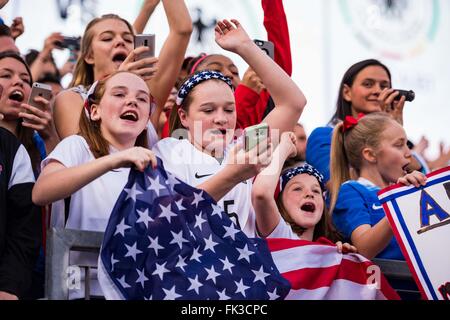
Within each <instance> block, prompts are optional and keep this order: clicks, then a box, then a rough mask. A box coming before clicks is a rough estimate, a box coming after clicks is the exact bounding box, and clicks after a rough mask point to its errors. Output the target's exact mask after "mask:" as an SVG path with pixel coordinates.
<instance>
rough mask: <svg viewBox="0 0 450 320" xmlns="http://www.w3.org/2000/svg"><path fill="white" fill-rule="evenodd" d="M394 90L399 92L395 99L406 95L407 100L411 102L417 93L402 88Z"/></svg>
mask: <svg viewBox="0 0 450 320" xmlns="http://www.w3.org/2000/svg"><path fill="white" fill-rule="evenodd" d="M394 90H395V91H398V92H399V94H398V96H396V97H395V98H394V101H398V100H400V98H401V97H402V96H405V98H406V100H405V101H409V102H411V101H414V99H415V98H416V93H415V92H414V91H412V90H409V91H408V90H400V89H394Z"/></svg>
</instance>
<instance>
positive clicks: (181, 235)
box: [98, 159, 290, 300]
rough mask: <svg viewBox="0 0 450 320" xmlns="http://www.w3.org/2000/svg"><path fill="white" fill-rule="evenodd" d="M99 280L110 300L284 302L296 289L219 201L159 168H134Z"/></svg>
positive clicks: (112, 225)
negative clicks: (238, 226)
mask: <svg viewBox="0 0 450 320" xmlns="http://www.w3.org/2000/svg"><path fill="white" fill-rule="evenodd" d="M98 277H99V281H100V284H101V287H102V289H103V292H104V294H105V297H106V298H107V299H157V300H161V299H167V300H174V299H188V300H206V299H211V300H216V299H239V300H242V299H252V300H261V299H270V298H273V299H276V298H283V297H285V296H286V295H287V293H288V292H289V289H290V285H289V282H288V281H287V280H286V279H284V278H283V277H282V276H281V275H280V274H279V272H278V270H277V268H276V267H275V265H274V263H273V260H272V258H271V255H270V252H269V251H268V248H267V246H266V244H265V242H264V241H263V240H261V239H249V238H248V237H246V236H245V235H244V233H243V232H241V231H240V230H238V229H237V228H236V227H235V225H234V223H233V222H232V221H231V220H230V219H229V218H228V217H227V216H226V215H225V213H224V212H223V211H222V209H221V208H220V207H219V206H218V205H216V203H215V202H214V200H213V199H212V198H211V197H210V196H209V195H208V194H206V193H205V192H203V191H202V190H198V189H195V188H193V187H190V186H189V185H187V184H185V183H183V182H181V181H179V180H177V179H175V178H174V177H173V176H172V175H171V174H169V173H167V172H165V170H164V169H163V166H162V163H161V161H160V159H158V168H157V169H155V170H152V169H150V168H147V169H146V171H145V173H140V172H138V171H135V170H131V172H130V176H129V180H128V183H127V185H126V186H125V189H124V190H123V192H122V193H121V195H120V197H119V199H118V201H117V203H116V205H115V207H114V209H113V212H112V213H111V217H110V220H109V223H108V226H107V229H106V232H105V237H104V240H103V244H102V249H101V252H100V258H99V276H98Z"/></svg>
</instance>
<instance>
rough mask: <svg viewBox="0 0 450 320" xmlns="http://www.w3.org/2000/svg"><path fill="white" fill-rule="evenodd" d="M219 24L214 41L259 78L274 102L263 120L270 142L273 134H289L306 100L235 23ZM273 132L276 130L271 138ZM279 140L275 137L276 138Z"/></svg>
mask: <svg viewBox="0 0 450 320" xmlns="http://www.w3.org/2000/svg"><path fill="white" fill-rule="evenodd" d="M232 22H233V24H234V25H233V24H231V23H230V22H229V21H227V20H224V21H219V22H218V24H217V26H216V42H217V43H218V44H219V45H220V46H221V47H222V48H223V49H225V50H228V51H231V52H234V53H237V54H239V55H240V56H241V57H242V58H243V59H244V60H245V61H246V62H247V63H248V64H249V65H250V66H251V67H252V69H253V70H254V71H255V72H256V73H257V74H258V75H259V77H260V78H261V80H262V82H263V83H264V85H265V86H266V88H267V90H268V91H269V92H270V93H271V96H272V98H273V100H274V102H275V105H276V108H275V109H274V110H273V111H272V112H271V113H270V114H269V115H268V116H267V117H266V118H265V119H264V122H266V123H267V124H268V125H269V126H270V128H271V129H272V137H273V138H274V139H272V142H273V143H274V144H277V142H278V140H279V139H277V135H276V134H277V133H278V134H279V135H281V134H282V133H283V132H285V131H291V130H292V128H294V125H295V124H296V123H297V122H298V120H299V118H300V115H301V113H302V111H303V108H304V106H305V105H306V98H305V96H304V95H303V93H302V91H301V90H300V89H299V88H298V86H297V85H296V84H295V83H294V82H293V81H292V79H291V78H290V77H289V76H288V75H287V74H286V72H284V71H283V69H281V68H280V67H279V66H278V65H277V64H276V63H275V62H274V61H273V60H272V59H270V58H269V57H268V56H267V55H266V54H265V53H264V52H263V51H262V50H260V49H259V48H258V47H257V46H256V44H254V43H253V41H252V40H251V39H250V37H249V36H248V35H247V33H246V32H245V30H244V29H243V28H242V27H241V25H240V24H239V22H238V21H237V20H232ZM274 129H278V130H279V131H278V132H277V133H275V135H274ZM278 137H279V136H278Z"/></svg>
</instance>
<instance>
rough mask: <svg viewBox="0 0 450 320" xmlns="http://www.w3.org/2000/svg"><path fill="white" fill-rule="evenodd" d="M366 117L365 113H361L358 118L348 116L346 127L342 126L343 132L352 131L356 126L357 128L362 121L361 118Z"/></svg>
mask: <svg viewBox="0 0 450 320" xmlns="http://www.w3.org/2000/svg"><path fill="white" fill-rule="evenodd" d="M362 117H364V113H359V114H358V117H357V118H355V117H352V116H346V117H345V120H344V125H343V126H342V132H346V131H348V130H350V129H352V128H353V127H354V126H356V125H357V124H358V122H359V120H361V118H362Z"/></svg>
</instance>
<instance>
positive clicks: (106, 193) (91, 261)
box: [41, 125, 156, 299]
mask: <svg viewBox="0 0 450 320" xmlns="http://www.w3.org/2000/svg"><path fill="white" fill-rule="evenodd" d="M150 126H151V125H150ZM151 127H152V126H151ZM152 128H153V127H152ZM153 132H154V130H153ZM155 134H156V133H155ZM153 141H154V140H153ZM111 152H114V150H111ZM51 160H56V161H58V162H60V163H61V164H63V165H64V166H65V167H67V168H70V167H76V166H79V165H81V164H85V163H87V162H90V161H93V160H95V158H94V155H93V154H92V152H91V151H90V149H89V146H88V144H87V142H86V140H85V139H84V138H83V137H81V136H79V135H73V136H69V137H67V138H65V139H64V140H62V141H61V142H60V143H59V144H58V145H57V146H56V148H55V149H54V150H53V152H52V153H50V155H49V156H48V157H47V158H46V159H45V160H44V161H42V164H41V166H42V168H44V167H45V166H46V165H47V164H48V163H49V161H51ZM129 173H130V168H119V169H115V170H112V171H109V172H107V173H105V174H104V175H102V176H100V177H99V178H97V179H95V180H94V181H92V182H91V183H89V184H87V185H86V186H84V187H83V188H81V189H80V190H78V191H77V192H75V193H74V194H72V196H71V197H70V209H69V216H68V219H67V223H65V224H64V220H65V214H64V201H63V200H61V201H58V202H55V203H54V204H53V205H52V213H51V217H52V225H53V226H59V227H66V228H68V229H76V230H88V231H100V232H105V230H106V226H107V224H108V220H109V217H110V215H111V211H112V209H113V208H114V205H115V203H116V201H117V199H118V198H119V195H120V193H121V192H122V190H123V188H124V187H125V185H126V183H127V181H128V175H129ZM97 259H98V255H97V254H93V253H86V252H71V253H70V264H71V265H83V266H95V267H96V266H97ZM81 275H82V278H81V283H80V288H79V289H74V290H69V299H78V298H82V297H84V272H82V273H81ZM91 295H97V296H102V295H103V293H102V291H101V288H100V285H99V284H98V281H97V272H96V270H92V272H91Z"/></svg>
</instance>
